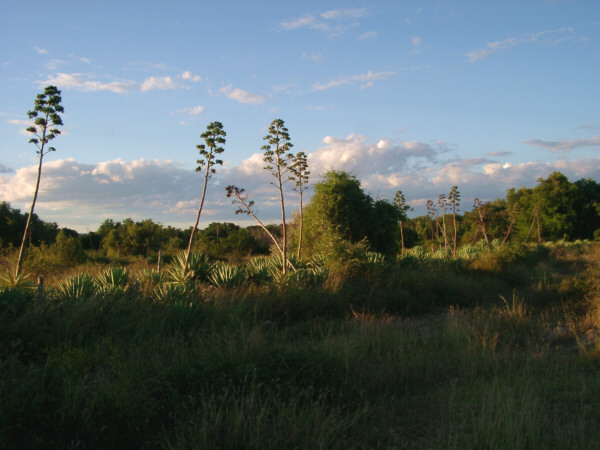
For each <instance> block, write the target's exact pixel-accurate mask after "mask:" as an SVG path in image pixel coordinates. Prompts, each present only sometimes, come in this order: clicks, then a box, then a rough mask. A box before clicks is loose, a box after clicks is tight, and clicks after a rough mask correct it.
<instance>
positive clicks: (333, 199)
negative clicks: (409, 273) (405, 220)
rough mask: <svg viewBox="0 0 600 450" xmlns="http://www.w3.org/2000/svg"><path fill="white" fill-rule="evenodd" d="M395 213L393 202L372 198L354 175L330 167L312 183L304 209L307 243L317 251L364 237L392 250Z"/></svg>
mask: <svg viewBox="0 0 600 450" xmlns="http://www.w3.org/2000/svg"><path fill="white" fill-rule="evenodd" d="M399 217H400V215H399V213H398V210H397V208H396V207H395V206H394V205H393V204H391V203H389V202H387V201H385V200H378V201H377V202H374V201H373V199H372V198H371V197H370V196H369V195H367V194H366V193H365V192H364V191H363V190H362V188H361V185H360V182H359V181H358V180H357V179H356V177H355V176H354V175H350V174H349V173H347V172H343V171H335V170H331V171H329V172H327V173H326V174H325V175H324V176H323V179H322V181H321V182H319V183H317V184H316V185H315V192H314V194H313V197H312V199H311V201H310V203H309V204H308V206H307V207H306V209H305V227H306V238H307V247H308V248H309V249H310V250H311V251H313V252H318V251H322V249H324V248H333V247H334V246H338V245H344V244H343V243H344V242H345V243H347V244H349V245H351V244H357V243H359V242H362V241H366V242H367V243H368V244H370V246H371V248H372V249H373V250H375V251H378V252H381V253H386V254H390V253H393V252H394V251H395V250H396V245H397V244H396V239H395V237H396V230H397V229H398V220H399ZM334 244H335V245H334Z"/></svg>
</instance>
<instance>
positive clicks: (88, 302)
mask: <svg viewBox="0 0 600 450" xmlns="http://www.w3.org/2000/svg"><path fill="white" fill-rule="evenodd" d="M184 258H185V254H184V253H182V254H181V255H180V256H179V257H178V258H176V259H174V260H173V262H172V263H170V264H168V265H167V266H166V267H165V268H164V270H163V272H161V273H158V272H157V271H156V270H155V269H154V268H152V267H148V266H142V265H141V264H138V265H137V267H136V265H133V266H129V267H120V266H119V267H118V266H112V267H108V268H105V269H101V270H99V269H96V270H94V267H88V269H90V270H89V271H86V267H85V266H84V267H81V268H80V269H79V271H78V272H76V273H75V274H73V275H70V276H65V277H64V278H62V279H57V280H56V281H55V282H50V283H49V284H48V285H47V286H46V288H45V291H44V298H43V301H42V302H41V303H38V302H36V301H35V297H36V292H35V289H32V288H29V287H27V286H15V287H10V286H6V284H10V280H7V281H6V282H5V287H4V288H2V290H1V291H0V371H1V373H2V381H1V383H0V399H1V405H2V406H0V444H1V445H2V447H4V448H39V447H46V448H48V447H52V448H132V447H135V448H257V449H258V448H365V447H366V448H379V447H381V448H403V447H408V448H532V447H535V448H538V447H541V448H548V447H551V448H594V447H595V446H596V445H597V442H598V440H600V431H598V430H600V413H599V412H598V409H597V407H596V398H597V397H598V395H600V384H599V383H598V374H599V370H600V362H599V357H600V346H599V345H598V340H597V337H598V330H599V329H600V270H599V269H598V268H599V267H600V246H599V245H598V244H594V243H586V242H579V243H571V244H564V243H563V244H547V245H529V246H526V245H521V246H516V245H514V246H510V247H506V246H503V247H501V246H500V245H499V243H497V244H495V245H492V248H491V249H489V248H488V246H487V245H482V244H480V245H475V246H472V247H463V248H462V249H460V251H459V252H458V254H457V257H456V258H454V257H452V256H451V254H448V253H443V252H438V253H436V254H434V255H432V254H431V253H430V252H428V251H426V250H425V249H424V248H413V249H412V250H410V251H407V252H406V253H405V255H404V257H398V258H391V257H389V256H383V255H381V254H377V253H373V252H370V253H365V254H363V255H362V256H357V257H356V259H355V260H352V261H350V262H347V264H346V265H343V266H342V265H340V266H339V267H340V268H342V269H343V270H341V269H336V266H328V265H327V264H326V259H325V258H324V257H322V256H315V257H314V258H312V259H311V260H297V259H293V258H292V256H290V260H291V261H292V262H293V263H294V265H296V266H297V267H298V271H297V272H295V273H294V272H291V273H287V274H286V275H283V274H282V272H281V263H282V261H281V258H279V257H276V258H267V257H256V258H253V259H250V260H249V261H248V262H247V263H245V264H243V265H230V264H225V263H219V262H217V261H214V260H212V259H211V258H209V257H207V256H205V255H199V254H192V257H191V258H190V262H189V265H190V269H189V270H188V271H185V273H184V274H182V273H181V271H182V264H184V261H185V260H184ZM186 274H187V276H185V275H186Z"/></svg>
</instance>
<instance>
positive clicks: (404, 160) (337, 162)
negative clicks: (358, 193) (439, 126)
mask: <svg viewBox="0 0 600 450" xmlns="http://www.w3.org/2000/svg"><path fill="white" fill-rule="evenodd" d="M323 143H324V144H325V145H324V146H323V147H320V148H318V149H317V150H315V151H314V152H313V153H311V154H309V156H308V161H309V164H310V165H311V168H312V170H313V171H315V172H324V171H326V170H329V169H330V168H335V169H340V170H348V171H352V172H358V173H392V172H396V171H399V170H401V169H403V168H404V167H405V166H406V165H407V164H409V163H410V164H416V163H418V162H419V160H420V161H430V162H431V161H434V160H435V159H436V157H437V155H438V154H440V153H443V152H444V151H445V149H444V148H443V147H441V146H436V147H434V146H432V145H430V144H425V143H422V142H415V141H406V142H400V143H398V144H396V143H394V142H393V141H391V140H389V139H381V140H379V141H378V142H377V144H369V143H367V140H366V138H365V137H364V136H361V135H355V134H351V135H350V136H347V137H346V138H335V137H332V136H327V137H325V138H324V139H323Z"/></svg>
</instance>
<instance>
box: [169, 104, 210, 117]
mask: <svg viewBox="0 0 600 450" xmlns="http://www.w3.org/2000/svg"><path fill="white" fill-rule="evenodd" d="M203 111H204V107H203V106H200V105H198V106H193V107H190V108H183V109H178V110H177V111H176V112H177V113H179V114H189V115H190V116H197V115H199V114H201V113H202V112H203Z"/></svg>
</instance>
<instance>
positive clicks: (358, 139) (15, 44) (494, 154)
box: [0, 0, 600, 232]
mask: <svg viewBox="0 0 600 450" xmlns="http://www.w3.org/2000/svg"><path fill="white" fill-rule="evenodd" d="M599 75H600V3H599V2H597V1H595V0H589V1H575V0H573V1H560V0H555V1H550V0H525V1H523V0H520V1H512V0H502V1H500V0H498V1H485V2H484V1H475V0H473V1H466V0H465V1H445V0H440V1H425V0H424V1H417V0H414V1H408V0H407V1H391V0H389V1H376V0H375V1H373V0H370V1H361V2H358V1H294V2H292V1H260V0H259V1H252V2H249V1H186V0H180V1H152V0H144V1H134V0H132V1H112V0H103V1H102V2H83V1H69V0H64V1H53V0H45V1H17V0H12V1H11V0H0V96H1V98H2V101H1V102H0V201H7V202H9V203H10V204H11V206H12V207H14V208H19V209H21V210H22V211H23V212H25V211H28V210H29V207H30V205H31V200H32V197H33V192H34V188H35V181H36V175H37V164H38V159H37V158H38V155H37V154H36V150H37V149H36V147H35V146H34V145H33V144H30V143H28V141H29V138H30V136H28V133H27V132H25V129H26V128H27V127H28V126H29V119H28V116H27V111H29V110H31V109H33V105H34V101H35V97H36V95H37V94H38V93H41V92H43V90H44V87H45V86H48V85H54V86H56V87H58V89H60V90H61V96H62V105H63V107H64V109H65V111H64V114H62V120H63V123H64V126H63V127H61V131H62V134H61V135H60V136H58V137H57V138H56V139H55V140H54V141H53V142H52V144H53V146H54V147H55V148H56V151H55V152H52V153H49V154H48V155H46V156H45V157H44V164H43V169H42V178H41V184H40V191H39V196H38V200H37V203H36V209H35V212H36V213H37V214H38V215H39V216H40V217H41V218H42V219H44V220H47V221H52V222H56V223H58V225H59V226H62V227H68V228H73V229H76V230H78V231H80V232H86V231H94V230H96V229H97V228H98V226H99V225H100V224H101V223H102V222H103V221H104V220H106V219H109V218H110V219H113V220H123V219H125V218H132V219H134V220H136V221H139V220H144V219H147V218H151V219H152V220H154V221H155V222H160V223H163V224H164V225H172V226H177V227H182V228H187V227H189V226H192V225H193V222H194V220H195V217H196V212H197V209H198V206H199V203H200V197H201V193H202V184H203V181H204V179H203V177H202V175H201V174H200V173H198V172H196V171H195V169H196V166H197V159H198V158H199V153H198V150H197V148H196V146H197V145H198V144H202V143H204V141H203V139H201V137H200V135H201V134H202V133H203V132H204V131H205V130H206V127H207V125H208V124H209V123H211V122H213V121H219V122H221V123H222V124H223V127H224V129H225V131H226V133H227V137H226V139H227V142H226V144H225V152H224V153H223V154H222V159H223V160H224V164H223V166H219V167H217V168H216V174H215V175H214V176H213V177H212V178H211V179H210V180H209V184H208V188H207V199H206V203H205V206H204V209H203V212H202V217H201V221H200V227H204V226H206V225H207V224H208V223H210V222H216V221H219V222H223V221H225V222H236V223H239V224H242V225H248V224H251V221H250V220H251V219H249V218H248V217H247V216H236V214H235V211H236V209H237V208H236V206H235V205H232V204H231V200H230V199H228V198H226V196H225V187H226V186H227V185H230V184H234V185H236V186H238V187H240V188H244V189H246V191H247V192H249V193H250V194H251V197H250V199H252V200H254V201H255V210H256V215H257V216H258V217H259V218H260V219H261V220H262V221H263V222H265V223H277V221H278V220H280V219H279V217H280V209H279V196H278V191H277V189H276V188H275V186H274V185H273V184H272V182H273V181H275V179H274V178H273V177H272V176H271V175H269V174H268V173H267V172H266V171H265V170H264V169H263V167H264V165H265V164H264V162H263V160H262V150H261V147H262V146H263V145H264V144H265V142H264V140H263V138H264V136H265V135H266V134H267V132H268V127H269V125H270V123H271V122H272V121H273V120H274V119H282V120H283V121H284V122H285V126H286V127H287V128H288V130H289V134H290V138H291V142H292V144H293V145H294V147H293V149H292V150H293V151H294V152H299V151H304V152H305V153H307V154H308V155H309V156H308V162H309V170H310V172H311V176H310V182H311V184H314V183H316V182H318V181H319V180H320V179H321V176H322V175H323V174H324V173H326V172H327V171H328V170H332V169H333V170H344V171H347V172H350V173H352V174H353V175H355V176H356V177H357V179H358V180H360V182H361V185H362V187H363V188H364V190H365V192H367V193H368V194H369V195H371V196H372V197H373V198H374V199H389V200H391V199H393V197H394V194H395V193H396V192H397V191H398V190H401V191H402V192H403V193H404V195H405V197H406V199H407V202H408V203H409V205H410V206H412V207H414V211H413V212H412V215H419V214H424V212H425V209H424V205H425V204H426V202H427V200H428V199H437V198H438V196H439V195H440V194H442V193H444V194H446V195H447V194H448V192H449V191H450V189H451V187H452V186H454V185H456V186H458V188H459V191H460V193H461V197H462V200H461V210H463V211H465V210H470V209H471V208H472V205H473V199H474V198H475V197H478V198H480V199H482V200H494V199H496V198H504V197H505V195H506V191H507V189H509V188H511V187H516V188H520V187H523V186H526V187H533V186H535V185H536V180H537V179H538V178H539V177H544V178H545V177H547V176H548V175H549V174H551V173H552V172H553V171H555V170H558V171H560V172H562V173H564V174H565V175H566V176H567V177H568V178H569V180H571V181H576V180H578V179H581V178H591V179H594V180H596V181H600V102H599V98H600V96H599V94H600V86H599V80H600V77H599ZM292 188H293V186H292V184H291V183H287V184H286V185H285V198H286V210H287V211H288V215H289V216H291V213H292V212H293V211H294V210H297V209H298V205H299V202H298V195H297V193H296V192H294V191H293V190H292ZM311 192H312V191H311V190H309V191H308V195H309V196H310V193H311Z"/></svg>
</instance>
